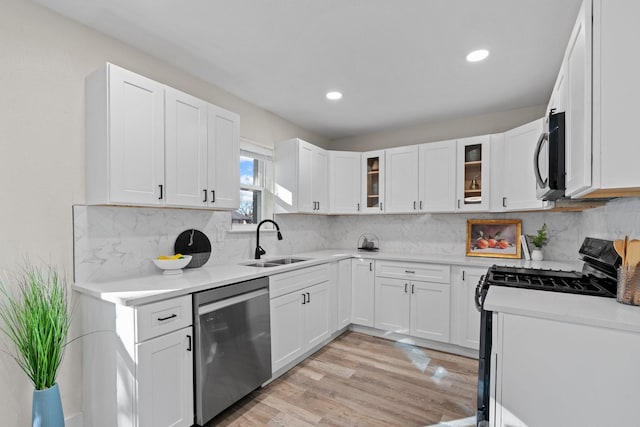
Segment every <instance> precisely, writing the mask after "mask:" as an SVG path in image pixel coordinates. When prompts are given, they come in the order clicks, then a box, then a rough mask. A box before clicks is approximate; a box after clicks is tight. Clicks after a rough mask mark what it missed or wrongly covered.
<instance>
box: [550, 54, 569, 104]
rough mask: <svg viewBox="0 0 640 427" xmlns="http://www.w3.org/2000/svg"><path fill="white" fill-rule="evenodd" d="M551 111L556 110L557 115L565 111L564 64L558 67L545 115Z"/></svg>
mask: <svg viewBox="0 0 640 427" xmlns="http://www.w3.org/2000/svg"><path fill="white" fill-rule="evenodd" d="M551 110H556V112H558V113H560V112H564V111H566V110H567V64H565V63H562V66H561V67H560V71H559V72H558V77H557V78H556V83H555V84H554V85H553V91H552V92H551V98H549V104H548V105H547V113H549V111H551Z"/></svg>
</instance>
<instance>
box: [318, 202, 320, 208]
mask: <svg viewBox="0 0 640 427" xmlns="http://www.w3.org/2000/svg"><path fill="white" fill-rule="evenodd" d="M318 210H320V202H318Z"/></svg>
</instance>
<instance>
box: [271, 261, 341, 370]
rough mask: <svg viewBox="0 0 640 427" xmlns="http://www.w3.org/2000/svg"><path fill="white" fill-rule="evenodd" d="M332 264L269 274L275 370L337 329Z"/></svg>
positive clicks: (272, 354)
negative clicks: (333, 299) (332, 290)
mask: <svg viewBox="0 0 640 427" xmlns="http://www.w3.org/2000/svg"><path fill="white" fill-rule="evenodd" d="M334 265H335V264H334ZM331 268H332V265H331V264H324V265H320V266H315V267H309V268H306V269H302V270H295V271H292V272H288V273H282V274H277V275H275V276H271V277H270V278H269V288H270V296H271V306H270V309H271V367H272V372H276V371H278V370H279V369H281V368H283V367H284V366H286V365H287V364H289V363H291V362H293V361H295V360H296V359H298V358H299V357H300V356H302V355H303V354H304V353H305V352H307V351H308V350H310V349H312V348H313V347H315V346H317V345H318V344H320V343H322V341H324V340H325V339H327V338H329V336H330V335H331V334H332V333H333V332H334V331H335V327H336V326H335V325H336V318H337V314H336V310H335V302H334V303H333V304H332V298H331V294H332V292H331V287H332V286H333V284H332V283H331V282H332V281H331ZM334 297H335V295H334Z"/></svg>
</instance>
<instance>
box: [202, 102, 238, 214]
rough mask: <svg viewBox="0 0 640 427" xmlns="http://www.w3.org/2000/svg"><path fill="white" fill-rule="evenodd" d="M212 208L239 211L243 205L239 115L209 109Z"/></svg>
mask: <svg viewBox="0 0 640 427" xmlns="http://www.w3.org/2000/svg"><path fill="white" fill-rule="evenodd" d="M208 107H209V108H208V136H207V140H208V144H207V147H208V155H207V158H208V179H207V190H208V191H209V194H208V197H207V203H208V206H209V207H212V208H219V209H237V208H238V206H240V116H238V115H237V114H236V113H232V112H231V111H227V110H225V109H223V108H220V107H216V106H215V105H211V104H209V106H208Z"/></svg>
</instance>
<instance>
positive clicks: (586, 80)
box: [564, 0, 592, 196]
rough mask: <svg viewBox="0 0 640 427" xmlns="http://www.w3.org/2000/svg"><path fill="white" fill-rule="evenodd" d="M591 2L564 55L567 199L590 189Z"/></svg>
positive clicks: (580, 16)
mask: <svg viewBox="0 0 640 427" xmlns="http://www.w3.org/2000/svg"><path fill="white" fill-rule="evenodd" d="M591 30H592V29H591V1H590V0H586V1H584V2H583V4H582V6H581V7H580V11H579V13H578V18H577V20H576V23H575V26H574V28H573V31H572V33H571V37H570V39H569V45H568V47H567V51H566V53H565V59H564V62H565V65H566V67H567V68H566V69H567V99H566V101H567V109H566V112H565V122H566V133H565V153H566V159H565V169H566V170H565V172H566V191H565V194H566V195H567V196H573V195H576V194H578V193H580V192H582V191H584V190H586V189H588V188H590V187H591V54H592V51H591V48H592V37H591V32H592V31H591Z"/></svg>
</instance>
